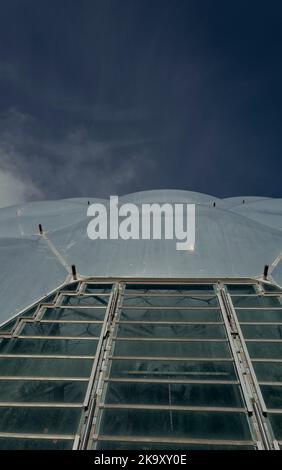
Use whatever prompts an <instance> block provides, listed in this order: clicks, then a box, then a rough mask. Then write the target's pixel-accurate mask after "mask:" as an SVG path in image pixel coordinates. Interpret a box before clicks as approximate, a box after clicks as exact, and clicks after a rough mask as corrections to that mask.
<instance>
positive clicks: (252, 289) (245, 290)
mask: <svg viewBox="0 0 282 470" xmlns="http://www.w3.org/2000/svg"><path fill="white" fill-rule="evenodd" d="M226 288H227V291H228V292H229V294H233V295H240V294H242V295H248V294H257V290H256V285H255V284H226Z"/></svg>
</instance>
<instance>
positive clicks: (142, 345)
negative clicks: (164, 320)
mask: <svg viewBox="0 0 282 470" xmlns="http://www.w3.org/2000/svg"><path fill="white" fill-rule="evenodd" d="M115 355H116V356H132V357H136V356H153V357H169V356H172V357H181V358H183V359H184V358H185V357H208V358H210V357H218V358H225V357H230V350H229V345H228V343H227V342H225V341H221V342H216V341H213V342H210V343H206V342H203V341H197V342H196V341H195V342H192V343H185V342H177V341H174V342H172V341H159V342H154V341H136V340H135V341H134V340H133V341H130V340H121V341H116V343H115Z"/></svg>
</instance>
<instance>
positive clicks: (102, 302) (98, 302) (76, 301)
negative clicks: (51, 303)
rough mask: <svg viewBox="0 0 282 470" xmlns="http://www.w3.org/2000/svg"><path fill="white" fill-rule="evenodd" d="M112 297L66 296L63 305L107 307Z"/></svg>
mask: <svg viewBox="0 0 282 470" xmlns="http://www.w3.org/2000/svg"><path fill="white" fill-rule="evenodd" d="M109 299H110V295H79V296H65V297H64V299H63V304H62V305H88V306H91V305H93V306H94V307H106V306H107V305H108V302H109Z"/></svg>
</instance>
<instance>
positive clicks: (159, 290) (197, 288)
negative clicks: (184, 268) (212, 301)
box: [125, 284, 214, 295]
mask: <svg viewBox="0 0 282 470" xmlns="http://www.w3.org/2000/svg"><path fill="white" fill-rule="evenodd" d="M125 293H126V294H129V293H136V295H140V294H141V295H142V294H178V295H180V294H185V293H186V294H188V293H189V295H190V294H214V288H213V284H179V285H175V284H166V285H163V284H126V289H125Z"/></svg>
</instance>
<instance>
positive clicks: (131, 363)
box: [110, 359, 237, 380]
mask: <svg viewBox="0 0 282 470" xmlns="http://www.w3.org/2000/svg"><path fill="white" fill-rule="evenodd" d="M110 376H111V377H124V378H131V377H132V378H139V379H142V378H147V379H187V380H189V379H190V380H191V379H192V380H236V379H237V377H236V372H235V369H234V365H233V363H232V362H217V361H216V362H213V361H211V362H201V361H192V362H191V361H190V362H189V361H172V360H170V361H158V360H154V361H152V360H148V361H144V360H126V359H124V360H122V359H118V360H117V359H116V360H113V361H111V366H110Z"/></svg>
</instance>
